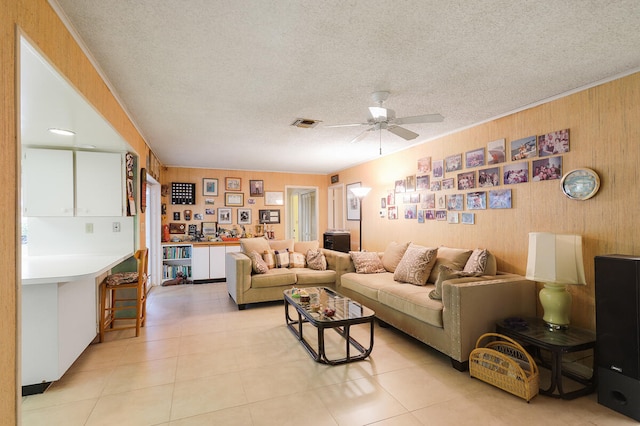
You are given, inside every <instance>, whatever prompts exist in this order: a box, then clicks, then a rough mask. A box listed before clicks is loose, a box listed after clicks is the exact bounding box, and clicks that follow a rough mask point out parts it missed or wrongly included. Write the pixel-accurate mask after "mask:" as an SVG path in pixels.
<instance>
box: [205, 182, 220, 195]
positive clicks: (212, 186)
mask: <svg viewBox="0 0 640 426" xmlns="http://www.w3.org/2000/svg"><path fill="white" fill-rule="evenodd" d="M202 195H206V196H209V197H217V196H218V179H209V178H204V179H202Z"/></svg>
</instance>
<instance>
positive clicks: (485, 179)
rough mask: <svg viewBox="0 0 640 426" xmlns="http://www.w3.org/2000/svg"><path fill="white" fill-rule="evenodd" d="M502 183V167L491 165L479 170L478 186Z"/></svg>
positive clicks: (483, 186)
mask: <svg viewBox="0 0 640 426" xmlns="http://www.w3.org/2000/svg"><path fill="white" fill-rule="evenodd" d="M498 185H500V167H491V168H490V169H482V170H480V171H478V187H479V188H485V187H490V186H498Z"/></svg>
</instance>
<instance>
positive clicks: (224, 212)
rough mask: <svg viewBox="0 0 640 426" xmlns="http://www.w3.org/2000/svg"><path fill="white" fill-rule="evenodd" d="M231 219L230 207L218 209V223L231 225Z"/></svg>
mask: <svg viewBox="0 0 640 426" xmlns="http://www.w3.org/2000/svg"><path fill="white" fill-rule="evenodd" d="M232 223H233V219H232V217H231V209H226V208H220V209H218V224H220V225H231V224H232Z"/></svg>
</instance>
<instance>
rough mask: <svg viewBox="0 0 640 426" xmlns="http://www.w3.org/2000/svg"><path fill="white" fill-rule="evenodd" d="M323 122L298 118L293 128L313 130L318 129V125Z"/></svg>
mask: <svg viewBox="0 0 640 426" xmlns="http://www.w3.org/2000/svg"><path fill="white" fill-rule="evenodd" d="M320 121H322V120H311V119H309V118H296V119H295V120H294V121H293V123H291V125H292V126H296V127H301V128H303V129H311V128H312V127H316V126H317V125H318V123H319V122H320Z"/></svg>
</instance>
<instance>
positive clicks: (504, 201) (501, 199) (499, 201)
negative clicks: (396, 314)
mask: <svg viewBox="0 0 640 426" xmlns="http://www.w3.org/2000/svg"><path fill="white" fill-rule="evenodd" d="M489 208H490V209H510V208H511V190H510V189H496V190H493V191H489Z"/></svg>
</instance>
